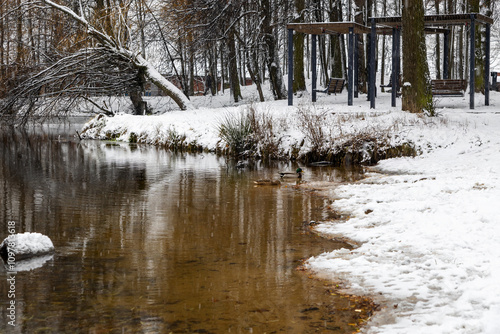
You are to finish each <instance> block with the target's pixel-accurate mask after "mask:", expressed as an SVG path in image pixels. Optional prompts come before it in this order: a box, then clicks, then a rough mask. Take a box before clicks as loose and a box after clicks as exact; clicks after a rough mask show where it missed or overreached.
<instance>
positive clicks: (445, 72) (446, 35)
mask: <svg viewBox="0 0 500 334" xmlns="http://www.w3.org/2000/svg"><path fill="white" fill-rule="evenodd" d="M449 40H450V31H449V30H447V31H446V32H445V33H444V50H443V53H444V55H443V56H444V57H443V58H444V60H443V79H448V71H449V68H450V59H449V52H450V51H449V46H448V43H449Z"/></svg>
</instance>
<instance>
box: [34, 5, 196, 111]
mask: <svg viewBox="0 0 500 334" xmlns="http://www.w3.org/2000/svg"><path fill="white" fill-rule="evenodd" d="M43 2H44V3H46V4H47V5H49V6H50V7H52V8H54V9H57V10H59V11H61V12H63V13H65V14H67V15H68V16H70V17H71V18H72V19H73V20H75V21H76V22H78V23H80V24H81V25H83V26H84V27H85V29H86V31H87V33H88V34H89V35H90V36H92V37H93V38H95V39H96V40H98V41H99V42H100V43H101V44H102V46H103V47H104V48H106V49H108V50H109V51H111V52H113V53H115V54H117V55H119V56H121V57H122V58H124V59H127V60H128V61H130V62H131V63H132V64H133V65H134V67H136V68H138V69H141V70H142V71H143V73H144V75H145V77H146V79H149V80H150V81H151V82H153V83H154V84H155V85H156V86H158V88H160V89H161V90H162V91H163V92H164V93H165V94H166V95H167V96H169V97H170V98H172V100H174V102H175V103H176V104H177V105H178V106H179V108H180V109H181V110H187V109H193V108H194V107H193V105H192V104H191V102H190V101H189V99H188V98H187V97H186V95H184V93H183V92H182V91H181V90H180V89H179V88H177V87H176V86H175V85H174V84H172V83H171V82H170V81H168V80H167V79H165V78H164V77H163V76H162V75H161V74H160V73H159V72H158V70H157V69H156V68H155V67H154V66H153V65H152V64H151V63H150V62H149V61H147V60H146V59H145V58H144V57H143V56H141V55H140V54H139V53H136V52H133V51H132V50H130V49H129V48H127V47H126V46H125V45H123V44H122V43H121V42H120V40H118V39H116V38H113V37H112V36H110V35H108V34H106V33H105V32H104V31H102V30H99V29H98V28H96V27H94V26H93V25H92V24H91V23H90V22H89V21H87V19H85V17H84V16H83V14H82V15H78V14H77V13H75V12H74V11H73V10H71V9H70V8H69V7H66V6H63V5H59V4H57V3H55V2H53V1H51V0H43ZM81 12H82V13H83V12H84V11H83V10H81Z"/></svg>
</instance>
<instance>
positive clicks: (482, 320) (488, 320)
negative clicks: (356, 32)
mask: <svg viewBox="0 0 500 334" xmlns="http://www.w3.org/2000/svg"><path fill="white" fill-rule="evenodd" d="M244 94H247V95H246V100H245V101H244V102H243V103H248V102H249V100H253V101H255V100H256V99H255V95H254V96H253V97H249V95H250V93H249V92H248V91H247V92H245V93H244ZM318 97H319V101H318V102H317V103H316V105H315V106H314V107H312V106H311V104H310V102H308V100H309V96H307V94H306V95H305V96H304V97H303V98H302V99H297V98H296V99H295V104H296V105H297V106H301V107H288V106H287V104H286V101H278V102H267V103H263V104H260V103H255V105H256V108H258V109H259V110H261V111H265V112H268V113H270V114H272V115H273V116H274V117H275V122H276V124H277V125H276V126H277V127H278V125H280V124H281V127H278V128H279V131H277V132H279V133H280V135H281V136H282V138H283V140H282V141H281V145H285V146H286V145H290V144H291V143H297V142H300V141H301V140H302V139H306V141H307V138H305V137H306V135H305V134H304V132H301V129H300V126H298V125H297V124H296V123H294V122H296V114H297V110H298V109H300V108H304V106H307V108H308V110H310V111H311V112H320V113H323V114H324V115H328V116H326V117H328V119H326V120H325V124H326V125H328V124H330V125H331V124H339V123H340V121H339V120H340V119H342V122H343V123H342V124H343V125H342V126H338V127H337V128H336V130H335V131H336V134H335V135H336V136H339V135H342V133H346V132H348V131H351V132H352V131H354V132H355V131H358V130H359V129H360V128H367V127H374V128H375V127H376V128H379V129H385V130H384V131H390V133H391V135H390V136H391V141H392V142H394V141H397V140H398V138H399V139H403V140H406V141H408V140H409V141H411V142H413V143H414V144H415V145H416V146H417V147H418V149H419V151H420V152H421V153H422V154H421V155H420V156H418V157H416V158H398V159H390V160H386V161H381V162H380V163H379V164H378V165H377V166H374V167H370V168H368V171H369V172H368V173H367V178H365V179H364V180H362V181H360V182H357V183H355V184H345V185H336V184H331V185H326V187H325V185H324V184H322V185H317V186H318V188H321V189H322V191H323V192H324V193H325V194H326V195H327V196H329V197H331V198H333V199H335V202H334V204H333V206H334V208H335V209H336V210H338V211H341V212H343V213H344V215H345V216H346V217H348V219H347V220H346V221H333V222H322V224H320V225H319V226H318V227H317V230H318V232H320V233H322V234H325V235H329V236H333V237H342V238H345V237H347V238H349V239H351V240H353V241H354V242H356V243H357V244H358V245H359V247H357V248H355V249H354V250H352V251H349V250H346V249H342V250H337V251H333V252H331V253H325V254H321V255H318V256H316V257H314V258H311V259H310V260H309V261H308V266H309V268H310V269H311V270H313V271H314V272H316V273H317V274H318V275H319V276H322V277H327V278H329V279H333V280H342V281H343V283H344V286H345V287H346V289H347V290H348V291H349V292H353V293H356V294H360V295H368V296H371V297H373V298H374V299H375V300H376V301H377V302H379V303H380V304H381V305H382V311H380V312H378V313H377V314H375V315H374V316H373V318H372V319H371V320H370V321H369V322H368V324H367V326H366V327H365V328H364V329H363V331H364V332H366V333H384V334H388V333H419V334H420V333H492V334H493V333H500V318H499V317H498V315H499V314H500V247H498V240H500V218H498V217H499V215H498V214H497V211H498V210H497V208H498V199H500V177H499V171H500V167H499V166H500V107H499V106H500V93H497V92H491V101H490V106H489V107H485V106H484V96H483V95H480V94H477V95H476V109H475V110H473V111H471V110H469V108H468V101H469V100H468V95H466V97H464V98H443V99H440V100H438V101H437V107H438V112H439V117H436V118H426V117H419V116H416V115H410V114H407V113H403V112H401V110H400V106H401V104H400V103H401V101H400V99H398V107H397V108H391V107H390V95H389V94H380V93H379V98H378V99H377V108H376V109H375V110H370V109H369V103H368V102H367V101H366V98H365V97H362V98H360V99H355V105H354V106H352V107H348V106H347V96H346V95H345V92H344V93H343V94H340V95H338V96H326V95H319V96H318ZM150 103H153V101H151V102H150ZM193 103H194V104H196V105H198V106H199V109H197V110H195V111H192V112H177V111H174V112H170V113H167V114H165V115H163V116H144V117H139V118H138V117H130V116H121V117H116V118H115V119H113V120H110V121H109V122H108V124H107V125H106V127H107V128H108V129H111V128H113V127H120V126H123V127H124V130H123V133H124V136H123V138H122V139H123V140H127V138H128V134H127V133H129V132H130V131H132V130H133V131H136V133H138V132H141V131H142V132H143V133H144V134H145V135H147V134H148V133H149V134H151V133H153V132H155V131H156V133H157V134H160V133H162V131H164V129H168V128H171V129H172V128H173V127H175V128H176V131H178V132H183V131H184V132H185V133H186V134H187V136H193V138H196V140H197V141H198V142H199V143H200V144H203V145H204V146H207V147H208V146H210V145H212V146H213V145H217V141H218V138H217V131H216V126H215V124H216V123H217V120H218V119H219V120H220V117H221V115H223V114H224V113H227V112H238V111H239V110H241V108H244V107H243V106H240V107H234V106H231V103H230V102H229V96H227V95H226V96H223V97H215V98H214V97H200V98H197V99H195V100H194V101H193ZM208 106H212V107H213V106H215V107H216V108H215V109H214V108H208ZM353 115H355V117H352V116H353ZM285 120H286V122H285ZM334 122H337V123H334ZM284 123H286V124H285V125H283V124H284ZM285 138H288V141H287V140H285ZM287 143H288V144H287ZM306 146H307V144H306ZM306 175H307V171H306ZM306 181H307V178H306ZM308 186H312V187H314V186H315V184H314V182H312V181H311V180H310V182H309V185H308Z"/></svg>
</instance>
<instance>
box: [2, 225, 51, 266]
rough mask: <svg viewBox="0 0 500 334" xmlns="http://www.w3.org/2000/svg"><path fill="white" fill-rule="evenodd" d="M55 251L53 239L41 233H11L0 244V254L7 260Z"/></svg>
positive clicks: (13, 261) (17, 259)
mask: <svg viewBox="0 0 500 334" xmlns="http://www.w3.org/2000/svg"><path fill="white" fill-rule="evenodd" d="M52 252H54V244H53V243H52V240H50V238H49V237H48V236H46V235H43V234H41V233H30V232H25V233H17V234H11V235H9V236H8V237H7V238H5V239H4V240H3V241H2V243H1V244H0V255H1V256H2V259H3V260H4V261H5V262H9V263H12V264H15V263H16V262H17V261H20V260H24V259H28V258H32V257H36V256H41V255H46V254H50V253H52Z"/></svg>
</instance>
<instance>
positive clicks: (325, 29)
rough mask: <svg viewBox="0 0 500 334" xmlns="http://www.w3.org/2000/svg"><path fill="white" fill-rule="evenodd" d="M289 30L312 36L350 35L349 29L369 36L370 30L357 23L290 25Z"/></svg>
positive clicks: (288, 25)
mask: <svg viewBox="0 0 500 334" xmlns="http://www.w3.org/2000/svg"><path fill="white" fill-rule="evenodd" d="M286 27H287V29H293V30H295V31H296V32H301V33H304V34H311V35H322V34H348V33H349V28H353V30H354V33H355V34H369V33H370V28H369V27H367V26H364V25H362V24H359V23H356V22H313V23H289V24H287V26H286Z"/></svg>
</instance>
